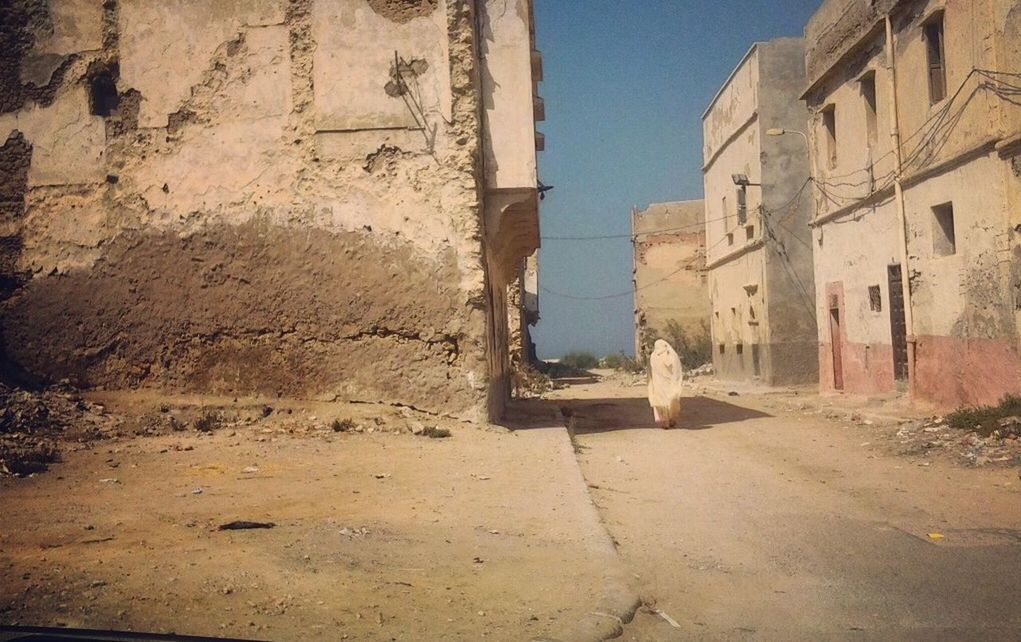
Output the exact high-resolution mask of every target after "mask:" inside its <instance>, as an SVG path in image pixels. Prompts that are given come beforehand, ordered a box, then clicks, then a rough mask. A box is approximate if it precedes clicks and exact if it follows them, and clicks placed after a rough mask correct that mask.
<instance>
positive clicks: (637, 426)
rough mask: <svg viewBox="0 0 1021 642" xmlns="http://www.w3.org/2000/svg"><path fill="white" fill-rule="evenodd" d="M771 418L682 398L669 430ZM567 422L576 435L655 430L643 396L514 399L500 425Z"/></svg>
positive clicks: (515, 426)
mask: <svg viewBox="0 0 1021 642" xmlns="http://www.w3.org/2000/svg"><path fill="white" fill-rule="evenodd" d="M771 416H772V415H769V414H766V413H764V412H761V411H758V410H752V409H750V408H743V407H741V406H737V405H734V404H731V403H727V402H725V401H720V400H717V399H711V398H709V397H685V398H684V400H683V401H682V402H681V418H680V420H679V421H678V422H677V426H676V427H674V428H673V429H672V430H707V429H709V428H714V427H716V426H719V425H722V424H728V423H736V422H740V421H746V420H748V419H760V418H765V417H771ZM568 421H570V423H571V426H572V428H573V430H574V433H575V434H576V435H587V434H595V433H602V432H613V431H616V430H644V429H655V430H659V427H658V426H656V422H655V420H654V418H653V414H652V408H650V407H649V401H648V399H646V398H645V397H614V398H605V399H524V400H515V401H512V402H510V403H509V404H508V405H507V412H506V413H505V416H504V419H503V420H502V421H501V422H500V425H501V426H504V427H505V428H509V429H511V430H527V429H530V428H551V427H559V426H564V425H566V424H567V423H568Z"/></svg>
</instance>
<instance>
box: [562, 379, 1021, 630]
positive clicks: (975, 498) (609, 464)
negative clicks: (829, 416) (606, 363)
mask: <svg viewBox="0 0 1021 642" xmlns="http://www.w3.org/2000/svg"><path fill="white" fill-rule="evenodd" d="M642 392H643V388H640V387H630V388H625V387H623V386H621V385H614V384H609V383H594V384H583V385H577V386H573V387H572V388H569V389H567V390H563V391H559V393H558V396H559V397H560V398H561V400H558V401H556V403H558V404H560V405H561V406H562V407H567V408H569V409H570V410H569V414H573V415H574V420H573V421H574V428H575V432H576V434H577V442H578V444H579V446H580V451H581V452H580V454H579V460H580V461H581V464H582V469H583V472H584V474H585V477H586V479H587V481H588V483H589V485H590V488H591V489H592V493H593V496H594V498H595V501H596V503H597V505H598V507H599V509H600V511H601V514H602V516H603V519H604V522H605V523H606V525H607V527H608V528H609V530H610V533H611V534H612V535H613V537H614V539H615V540H616V541H617V542H618V545H619V551H620V553H621V555H622V556H623V558H624V560H625V562H626V563H627V564H628V565H629V567H630V568H631V570H632V571H633V572H634V574H635V577H636V581H637V583H638V586H639V589H640V590H641V591H642V592H643V595H644V596H645V597H646V598H647V599H649V600H650V601H651V600H655V601H656V603H657V605H658V607H659V608H660V609H661V610H662V611H663V612H665V613H667V614H668V615H669V616H671V617H672V618H673V619H674V620H676V622H677V623H678V624H679V626H680V628H679V629H678V628H674V627H673V626H671V625H670V624H668V623H667V622H666V620H664V619H662V618H660V617H658V616H655V615H652V614H649V613H647V612H646V613H640V614H639V615H638V616H637V617H636V619H635V621H634V622H633V623H632V624H631V625H629V626H628V627H627V629H626V633H625V638H624V639H629V640H682V639H683V640H687V639H721V640H722V639H726V640H730V639H763V640H767V639H768V640H775V639H803V640H824V639H825V640H831V639H840V640H842V639H848V640H888V639H917V640H935V639H952V640H961V639H973V640H999V639H1003V640H1018V639H1021V482H1019V479H1018V472H1017V469H1006V470H1005V469H998V470H972V469H963V468H960V467H958V466H956V465H953V464H950V463H939V462H936V463H932V464H930V465H919V462H916V461H912V460H910V459H907V458H904V457H901V456H897V455H891V454H885V453H884V451H883V449H881V448H876V447H875V446H872V445H867V444H864V443H863V442H862V435H861V434H856V432H855V429H853V428H851V429H849V428H846V427H842V426H841V425H839V424H835V423H831V422H828V421H826V420H825V419H822V418H820V417H819V416H816V415H812V416H799V415H790V416H771V415H770V414H769V412H767V411H764V410H762V408H763V406H761V405H757V403H756V399H755V398H754V397H748V396H741V397H738V398H734V397H724V398H721V399H709V398H704V397H702V398H695V399H691V400H688V402H687V404H686V406H685V411H684V412H685V421H684V422H682V425H681V427H680V428H679V429H676V430H672V431H663V430H658V429H655V428H652V427H651V426H652V416H651V414H650V412H649V410H648V407H647V405H646V403H645V401H644V400H643V399H641V398H640V397H641V395H642ZM930 533H939V534H942V535H944V538H943V539H932V538H930V537H929V534H930Z"/></svg>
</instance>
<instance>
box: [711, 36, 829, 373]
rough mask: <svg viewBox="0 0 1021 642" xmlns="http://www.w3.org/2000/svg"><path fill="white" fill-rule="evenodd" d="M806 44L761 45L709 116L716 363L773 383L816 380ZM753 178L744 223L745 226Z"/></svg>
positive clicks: (719, 369) (790, 40) (786, 41)
mask: <svg viewBox="0 0 1021 642" xmlns="http://www.w3.org/2000/svg"><path fill="white" fill-rule="evenodd" d="M803 61H804V45H803V43H802V41H801V40H800V39H797V38H781V39H777V40H774V41H770V42H765V43H757V44H756V45H755V46H754V47H753V48H752V50H751V51H750V52H749V54H748V55H747V56H746V57H745V59H744V60H743V61H742V62H741V64H739V65H738V67H737V69H736V70H735V71H734V72H733V74H732V75H731V77H730V79H729V80H728V84H726V85H725V86H724V87H723V88H722V89H721V90H720V92H719V94H718V95H717V97H716V98H715V99H714V101H713V103H712V104H711V106H710V108H709V109H708V110H707V111H706V113H705V114H704V115H703V136H704V140H705V145H704V154H705V158H704V162H705V165H704V167H703V174H704V180H705V194H706V231H707V238H706V242H707V245H708V251H707V254H708V267H709V271H710V277H709V285H710V298H711V300H712V312H713V315H712V328H713V344H714V350H713V354H714V357H713V362H714V365H715V366H716V370H717V373H718V374H719V375H720V376H722V377H725V378H731V379H749V378H753V377H757V378H761V379H762V380H763V381H765V382H766V383H769V384H770V385H783V384H790V383H799V382H805V381H814V380H815V376H816V368H817V346H816V342H815V340H814V336H815V321H814V319H813V312H812V300H813V296H814V295H813V292H812V288H813V285H812V252H811V250H810V249H808V247H807V246H808V240H807V237H808V235H807V232H806V231H805V228H806V225H807V223H808V220H809V218H810V216H811V211H812V208H811V197H810V194H805V195H804V197H803V198H800V199H799V198H798V196H799V194H803V191H802V188H803V187H804V186H805V182H806V180H807V178H808V176H809V162H808V151H807V149H806V148H805V145H804V142H803V139H802V138H801V137H800V136H796V135H788V136H783V137H772V136H768V135H767V134H766V132H767V130H769V129H772V128H784V129H788V130H793V131H803V130H804V129H805V128H806V125H807V112H806V111H805V109H804V107H803V106H802V105H801V103H799V101H798V99H797V97H798V95H799V92H800V90H801V89H802V87H803V84H804V62H803ZM735 174H743V175H745V176H747V178H748V180H749V183H750V184H749V185H748V186H747V187H745V188H744V190H743V192H744V198H745V207H746V211H747V220H746V222H745V223H744V224H739V223H738V216H737V214H738V198H739V192H740V191H742V190H741V188H740V187H739V186H737V185H735V184H734V180H733V175H735Z"/></svg>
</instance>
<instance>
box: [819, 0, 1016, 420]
mask: <svg viewBox="0 0 1021 642" xmlns="http://www.w3.org/2000/svg"><path fill="white" fill-rule="evenodd" d="M805 37H806V40H807V41H808V42H810V43H811V46H810V47H809V48H808V50H807V62H806V64H807V75H808V81H807V82H806V87H807V90H806V91H805V93H804V97H805V99H806V100H807V102H808V106H809V108H810V110H811V118H812V125H811V137H812V141H813V142H812V145H813V150H814V164H815V171H816V182H817V186H818V189H817V194H816V198H815V205H816V208H817V213H816V216H815V219H814V220H813V222H812V225H813V229H814V232H813V236H812V246H813V249H814V253H815V273H816V291H817V293H818V302H817V305H816V313H817V317H818V319H819V324H818V338H819V360H820V364H821V368H820V385H821V388H822V389H823V390H830V391H832V390H844V391H847V392H851V393H859V394H878V393H888V392H891V391H895V390H897V389H907V390H909V391H910V393H911V394H912V396H913V397H914V398H915V399H917V400H919V401H923V402H928V403H931V404H934V405H937V406H940V407H954V406H959V405H962V404H982V403H993V402H996V401H998V400H999V398H1000V397H1001V396H1002V395H1003V394H1005V393H1010V392H1014V393H1016V392H1019V391H1021V353H1019V349H1018V346H1019V340H1021V334H1019V328H1021V325H1019V322H1021V245H1019V239H1021V237H1019V233H1021V178H1019V177H1021V156H1019V153H1021V102H1019V101H1018V97H1019V93H1021V5H1019V4H1018V3H1017V2H1015V1H1014V0H979V1H969V2H965V1H955V0H946V1H937V0H924V1H923V0H913V1H893V0H885V1H878V2H872V3H862V2H857V1H853V0H827V1H826V2H824V3H823V4H822V6H821V7H820V9H819V10H818V11H817V12H816V14H815V15H814V16H813V17H812V19H811V21H810V22H809V24H808V25H807V27H806V29H805Z"/></svg>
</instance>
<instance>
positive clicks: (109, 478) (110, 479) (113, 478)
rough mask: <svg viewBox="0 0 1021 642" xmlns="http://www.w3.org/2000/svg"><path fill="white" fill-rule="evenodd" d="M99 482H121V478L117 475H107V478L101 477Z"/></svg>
mask: <svg viewBox="0 0 1021 642" xmlns="http://www.w3.org/2000/svg"><path fill="white" fill-rule="evenodd" d="M99 483H100V484H119V483H121V480H119V479H117V478H116V477H107V478H105V479H100V480H99Z"/></svg>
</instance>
